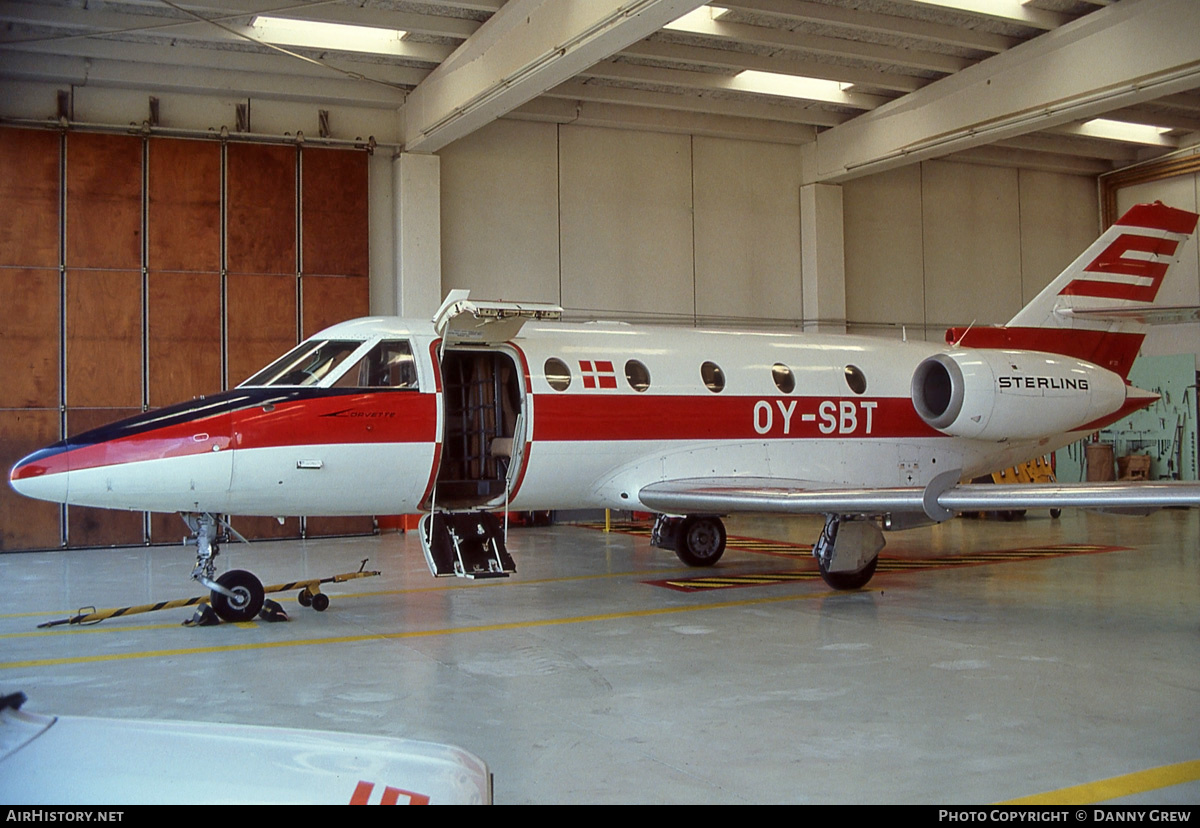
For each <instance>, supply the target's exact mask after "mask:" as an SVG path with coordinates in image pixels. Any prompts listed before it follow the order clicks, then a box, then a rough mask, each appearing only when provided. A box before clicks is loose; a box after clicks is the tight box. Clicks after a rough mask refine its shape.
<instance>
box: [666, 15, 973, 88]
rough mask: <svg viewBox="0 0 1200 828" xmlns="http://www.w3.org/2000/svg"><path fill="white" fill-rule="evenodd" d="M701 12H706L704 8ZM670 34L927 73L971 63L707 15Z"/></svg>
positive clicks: (682, 24)
mask: <svg viewBox="0 0 1200 828" xmlns="http://www.w3.org/2000/svg"><path fill="white" fill-rule="evenodd" d="M705 11H708V10H707V9H706V10H705ZM667 30H668V31H670V32H678V33H680V34H688V35H694V36H696V37H702V38H706V39H712V40H718V41H726V42H729V43H752V44H755V45H757V46H767V47H771V48H775V49H792V50H796V51H803V52H811V53H813V54H819V55H832V56H835V57H850V58H855V59H857V60H865V61H870V62H875V63H887V64H891V65H893V66H906V67H908V68H910V69H920V70H923V71H927V72H943V73H951V72H958V71H960V70H962V69H965V68H966V67H968V66H970V65H971V64H972V63H974V61H972V60H968V59H967V58H963V57H958V56H957V55H946V54H942V53H940V52H927V51H923V50H920V49H902V48H900V47H898V46H887V45H884V44H879V43H867V42H865V41H860V40H847V39H846V38H842V37H827V36H825V35H813V34H805V33H803V32H793V31H789V30H787V29H775V28H771V27H770V26H751V25H750V24H748V23H726V22H724V21H723V20H716V19H713V17H712V16H711V15H709V14H695V15H689V16H688V17H687V19H686V20H681V21H679V22H678V25H676V26H671V27H668V29H667Z"/></svg>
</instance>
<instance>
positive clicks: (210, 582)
mask: <svg viewBox="0 0 1200 828" xmlns="http://www.w3.org/2000/svg"><path fill="white" fill-rule="evenodd" d="M183 519H184V521H185V522H186V523H187V525H188V528H189V529H191V530H192V534H193V535H194V536H195V537H193V538H192V539H190V540H188V541H187V543H189V544H193V543H194V544H195V545H196V568H195V569H193V570H192V579H193V580H194V581H197V582H198V583H200V584H201V585H202V586H204V587H206V588H208V589H209V590H211V591H212V608H213V611H214V612H215V613H216V614H217V616H218V617H219V618H220V619H221V620H222V621H251V620H253V619H254V617H255V616H257V615H258V613H259V612H260V611H261V610H262V608H263V601H264V600H265V592H264V590H263V585H262V581H260V580H258V578H257V577H255V576H254V575H253V574H252V573H250V572H247V571H245V570H244V569H231V570H230V571H228V572H226V573H224V574H223V575H221V577H219V578H214V577H213V576H214V575H215V574H216V569H217V567H216V557H217V555H218V554H219V551H220V550H219V547H218V545H217V540H218V538H217V518H216V517H214V516H213V515H211V514H209V513H207V512H205V513H202V514H184V515H183ZM224 525H225V528H227V529H229V531H231V532H233V531H234V530H233V529H232V528H231V527H229V525H228V524H224ZM234 534H237V533H236V532H234Z"/></svg>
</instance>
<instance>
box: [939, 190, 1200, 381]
mask: <svg viewBox="0 0 1200 828" xmlns="http://www.w3.org/2000/svg"><path fill="white" fill-rule="evenodd" d="M1197 219H1200V216H1198V215H1197V214H1196V213H1191V212H1188V211H1187V210H1178V209H1175V208H1174V207H1167V206H1166V205H1164V204H1163V203H1162V202H1159V201H1156V202H1154V203H1153V204H1138V205H1135V206H1134V207H1132V208H1130V209H1129V211H1128V212H1127V213H1125V215H1123V216H1121V218H1120V219H1119V220H1118V221H1117V222H1116V223H1115V224H1114V225H1113V226H1112V227H1110V228H1108V230H1107V231H1105V233H1104V234H1103V235H1102V236H1100V238H1099V239H1097V240H1096V241H1095V242H1094V243H1093V244H1092V245H1091V247H1089V248H1088V249H1087V250H1085V251H1084V252H1083V255H1081V256H1080V257H1079V258H1078V259H1076V260H1075V261H1074V262H1072V263H1071V264H1070V266H1068V267H1067V269H1066V270H1064V271H1063V272H1062V273H1060V274H1059V275H1058V278H1056V279H1055V280H1054V281H1052V282H1051V283H1050V284H1049V285H1047V286H1046V288H1045V290H1043V291H1042V292H1041V293H1039V294H1038V295H1037V296H1036V297H1034V299H1033V301H1032V302H1030V303H1029V304H1028V305H1026V306H1025V307H1024V308H1022V309H1021V310H1020V311H1019V312H1018V313H1017V315H1016V316H1014V317H1013V318H1012V319H1010V320H1009V322H1008V324H1007V325H1005V326H1004V327H1002V328H971V329H970V330H966V331H964V330H962V329H958V328H952V329H951V330H949V331H947V332H946V341H947V342H957V343H959V344H961V345H965V346H967V347H975V348H1019V349H1022V350H1034V351H1044V352H1048V353H1057V354H1064V355H1067V356H1073V357H1077V358H1079V359H1084V360H1087V361H1088V362H1091V363H1094V364H1096V365H1100V366H1102V367H1104V368H1108V369H1109V370H1111V371H1114V372H1116V373H1118V374H1120V375H1121V376H1122V377H1127V376H1128V375H1129V368H1130V366H1132V365H1133V360H1134V359H1135V358H1136V357H1137V353H1138V350H1139V349H1140V348H1141V345H1142V340H1143V339H1144V338H1145V327H1144V325H1145V322H1146V321H1147V314H1146V313H1144V312H1140V311H1144V310H1145V309H1146V308H1147V306H1148V305H1149V304H1150V303H1152V302H1153V301H1154V299H1155V297H1156V296H1157V295H1158V289H1159V288H1160V287H1161V286H1162V282H1163V279H1164V278H1165V277H1166V275H1167V271H1168V269H1169V268H1170V267H1171V265H1174V264H1176V263H1177V262H1178V261H1179V255H1180V253H1181V251H1182V248H1183V245H1184V242H1186V241H1187V240H1188V237H1189V236H1191V234H1192V232H1193V231H1194V230H1195V229H1196V222H1197ZM1175 310H1177V311H1178V310H1181V309H1175Z"/></svg>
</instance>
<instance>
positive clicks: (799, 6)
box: [718, 0, 1021, 53]
mask: <svg viewBox="0 0 1200 828" xmlns="http://www.w3.org/2000/svg"><path fill="white" fill-rule="evenodd" d="M718 4H719V5H721V6H724V7H725V8H727V9H734V10H736V11H744V12H752V13H756V14H769V15H773V16H776V17H780V18H782V19H785V20H796V21H805V22H812V23H823V24H826V25H830V26H840V27H842V28H846V29H853V30H855V31H860V32H871V33H873V34H884V35H889V36H891V35H896V34H901V35H905V36H907V37H913V38H917V39H919V40H930V41H933V42H935V43H946V44H949V45H952V46H961V47H963V48H966V49H978V50H979V51H981V52H993V53H998V52H1003V51H1004V50H1006V49H1011V48H1012V47H1013V46H1016V45H1017V44H1018V43H1020V42H1021V41H1020V40H1018V39H1017V38H1015V37H1006V36H1004V35H998V34H992V33H991V32H979V31H975V30H974V29H964V28H961V27H959V26H947V25H946V24H944V23H930V22H927V21H925V20H916V19H915V18H912V17H899V16H898V15H894V14H879V13H878V12H872V11H868V10H866V9H848V8H843V7H842V6H824V5H821V4H820V3H810V2H801V0H718Z"/></svg>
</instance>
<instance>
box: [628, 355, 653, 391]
mask: <svg viewBox="0 0 1200 828" xmlns="http://www.w3.org/2000/svg"><path fill="white" fill-rule="evenodd" d="M625 381H626V382H628V383H629V387H630V388H632V389H633V390H634V391H645V390H646V389H647V388H649V387H650V371H649V370H648V369H647V368H646V366H645V365H643V364H642V363H640V362H638V361H637V360H636V359H631V360H629V362H626V363H625Z"/></svg>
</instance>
